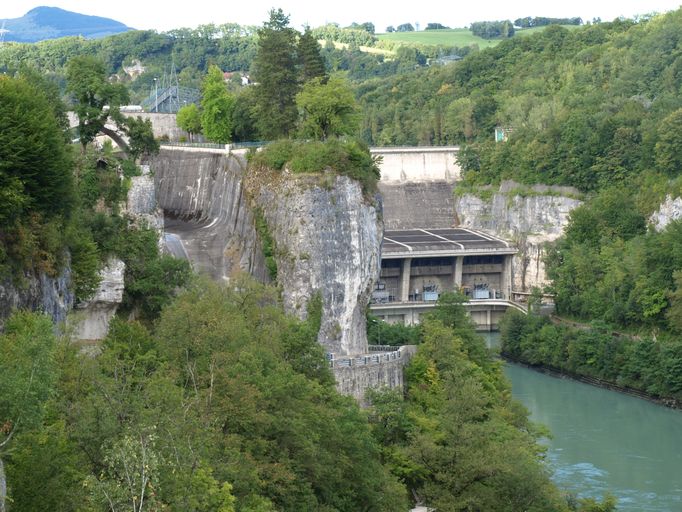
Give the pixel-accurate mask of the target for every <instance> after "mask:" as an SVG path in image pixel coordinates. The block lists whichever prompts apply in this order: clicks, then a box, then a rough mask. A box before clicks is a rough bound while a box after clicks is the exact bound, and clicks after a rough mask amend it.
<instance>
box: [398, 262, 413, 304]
mask: <svg viewBox="0 0 682 512" xmlns="http://www.w3.org/2000/svg"><path fill="white" fill-rule="evenodd" d="M411 269H412V258H405V259H404V260H403V266H402V269H401V271H400V302H407V301H408V299H409V295H410V274H411Z"/></svg>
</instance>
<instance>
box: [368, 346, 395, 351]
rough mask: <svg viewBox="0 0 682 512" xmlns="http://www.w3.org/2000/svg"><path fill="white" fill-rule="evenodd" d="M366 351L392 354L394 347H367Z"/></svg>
mask: <svg viewBox="0 0 682 512" xmlns="http://www.w3.org/2000/svg"><path fill="white" fill-rule="evenodd" d="M367 348H368V350H369V351H370V352H394V351H395V345H369V346H368V347H367Z"/></svg>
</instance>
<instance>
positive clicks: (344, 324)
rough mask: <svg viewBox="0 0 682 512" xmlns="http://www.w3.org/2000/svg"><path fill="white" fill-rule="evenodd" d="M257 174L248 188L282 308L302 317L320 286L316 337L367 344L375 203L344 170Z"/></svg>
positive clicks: (345, 346) (376, 258)
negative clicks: (271, 252)
mask: <svg viewBox="0 0 682 512" xmlns="http://www.w3.org/2000/svg"><path fill="white" fill-rule="evenodd" d="M259 178H261V179H254V180H253V182H259V183H261V184H260V185H259V184H254V185H253V186H251V185H250V187H249V188H250V189H252V193H253V200H254V202H255V205H256V206H257V207H259V208H260V209H261V211H262V212H263V215H264V217H265V219H266V220H267V224H268V227H269V229H270V234H271V236H272V237H273V239H274V241H275V244H276V250H275V257H276V261H277V281H278V283H279V284H280V285H281V286H282V295H283V299H284V306H285V309H286V310H287V311H288V312H290V313H293V314H295V315H297V316H299V317H300V318H305V316H306V311H307V305H308V302H309V301H310V299H311V298H312V297H313V296H314V295H316V294H318V293H319V294H320V296H321V298H322V305H323V307H322V326H321V328H320V333H319V338H318V339H319V342H320V343H321V344H322V345H323V346H324V347H325V348H326V350H327V352H331V353H335V354H344V355H347V354H363V353H365V352H367V335H366V326H365V309H366V307H367V304H368V302H369V298H370V294H371V292H372V289H373V287H374V283H375V282H376V279H377V277H378V273H379V267H380V261H381V253H380V248H381V239H382V236H383V226H382V224H381V221H380V220H379V217H378V215H377V208H376V207H375V206H374V204H371V203H372V202H371V201H368V200H367V199H366V198H365V196H364V194H363V191H362V188H361V186H360V184H359V183H358V182H356V181H353V180H351V179H350V178H348V177H345V176H336V175H335V174H333V173H329V174H328V175H325V176H324V177H322V178H320V177H319V176H294V175H289V176H284V177H283V176H281V175H278V174H277V173H269V174H268V175H267V176H260V177H259ZM321 182H324V186H322V185H321ZM263 183H265V184H263Z"/></svg>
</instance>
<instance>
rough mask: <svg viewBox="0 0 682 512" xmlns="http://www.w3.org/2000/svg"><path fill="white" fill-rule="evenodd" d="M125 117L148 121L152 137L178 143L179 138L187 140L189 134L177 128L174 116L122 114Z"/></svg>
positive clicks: (137, 113) (144, 113)
mask: <svg viewBox="0 0 682 512" xmlns="http://www.w3.org/2000/svg"><path fill="white" fill-rule="evenodd" d="M123 115H124V116H126V117H138V116H139V117H141V118H142V119H149V120H151V122H152V130H153V131H154V137H157V138H159V137H168V140H171V141H178V140H180V137H185V138H186V139H187V140H189V134H188V133H187V132H186V131H185V130H181V129H180V128H178V125H177V124H176V120H175V114H164V113H154V112H141V113H140V112H124V113H123Z"/></svg>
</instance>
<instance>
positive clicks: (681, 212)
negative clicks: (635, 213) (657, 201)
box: [649, 194, 682, 231]
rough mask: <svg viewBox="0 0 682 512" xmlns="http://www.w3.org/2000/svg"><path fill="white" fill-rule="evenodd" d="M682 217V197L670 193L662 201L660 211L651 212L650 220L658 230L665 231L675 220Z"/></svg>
mask: <svg viewBox="0 0 682 512" xmlns="http://www.w3.org/2000/svg"><path fill="white" fill-rule="evenodd" d="M679 219H682V197H676V198H675V199H673V197H672V196H671V195H670V194H668V195H667V196H666V198H665V201H663V202H662V203H661V206H660V207H659V209H658V211H656V212H654V213H652V214H651V217H649V222H650V223H651V224H653V226H654V229H655V230H656V231H663V230H664V229H665V228H666V226H667V225H668V224H670V223H671V222H672V221H674V220H679Z"/></svg>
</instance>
